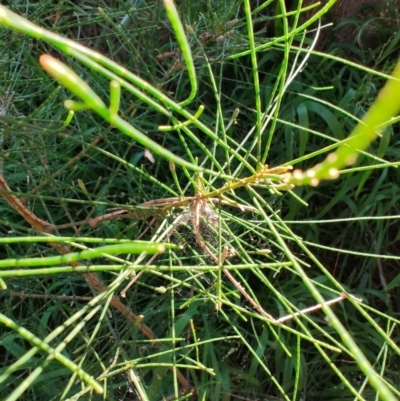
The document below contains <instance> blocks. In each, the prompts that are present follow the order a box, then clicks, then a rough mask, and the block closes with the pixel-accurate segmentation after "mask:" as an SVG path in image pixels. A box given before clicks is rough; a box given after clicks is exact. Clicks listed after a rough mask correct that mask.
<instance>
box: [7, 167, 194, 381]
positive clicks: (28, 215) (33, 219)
mask: <svg viewBox="0 0 400 401" xmlns="http://www.w3.org/2000/svg"><path fill="white" fill-rule="evenodd" d="M0 189H2V190H3V191H4V192H3V191H2V192H1V193H0V195H1V196H2V197H3V198H4V199H5V200H6V201H7V202H8V204H9V205H10V206H11V207H12V208H13V209H15V210H16V211H17V212H18V213H19V214H20V215H21V216H22V217H23V218H24V219H25V220H26V221H27V222H28V223H29V224H30V225H31V226H32V227H34V228H35V229H36V230H37V231H39V232H44V233H50V232H52V231H54V230H56V229H57V226H55V225H53V224H49V223H47V222H46V221H44V220H42V219H40V218H39V217H37V216H36V215H35V214H34V213H32V212H31V211H30V210H29V209H28V208H27V207H26V206H25V205H24V204H23V203H22V202H21V201H20V200H19V199H18V198H17V197H16V196H15V195H13V194H11V193H10V192H11V189H10V187H9V186H8V184H7V182H6V180H5V179H4V177H3V176H2V174H0ZM48 244H49V245H50V246H52V247H54V248H55V249H56V250H57V251H58V252H59V253H61V254H66V253H69V252H70V249H69V247H67V246H63V245H61V246H60V244H59V243H57V242H51V241H49V242H48ZM71 265H72V266H81V265H82V264H81V263H79V262H71ZM83 277H84V278H85V280H86V281H87V282H88V283H89V284H90V285H91V286H92V287H93V289H94V290H95V291H96V292H97V293H102V292H104V291H105V290H106V287H105V286H104V284H103V283H102V282H101V280H100V279H99V277H98V275H97V274H95V273H84V274H83ZM111 305H112V306H113V307H114V308H115V309H117V310H118V311H119V312H120V313H122V315H123V316H125V317H126V319H128V320H129V321H130V322H132V323H133V324H134V325H135V326H136V327H137V328H138V329H139V330H140V331H141V332H142V333H143V334H144V335H145V336H146V337H147V338H149V339H151V340H154V339H155V338H156V335H155V334H154V333H153V331H152V330H151V329H150V328H149V327H148V326H147V325H145V324H144V323H141V319H142V317H141V316H138V315H136V314H135V313H133V312H132V311H131V309H130V308H129V307H127V306H126V305H124V304H123V303H122V302H121V301H120V300H119V299H118V298H117V297H115V296H113V297H112V299H111ZM155 345H157V346H160V343H157V342H155ZM176 373H177V378H178V381H179V382H180V384H181V386H182V387H183V388H184V389H187V388H189V387H190V384H189V382H188V381H187V380H186V378H185V377H184V376H183V374H182V373H181V372H180V371H179V370H178V369H177V370H176Z"/></svg>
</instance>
